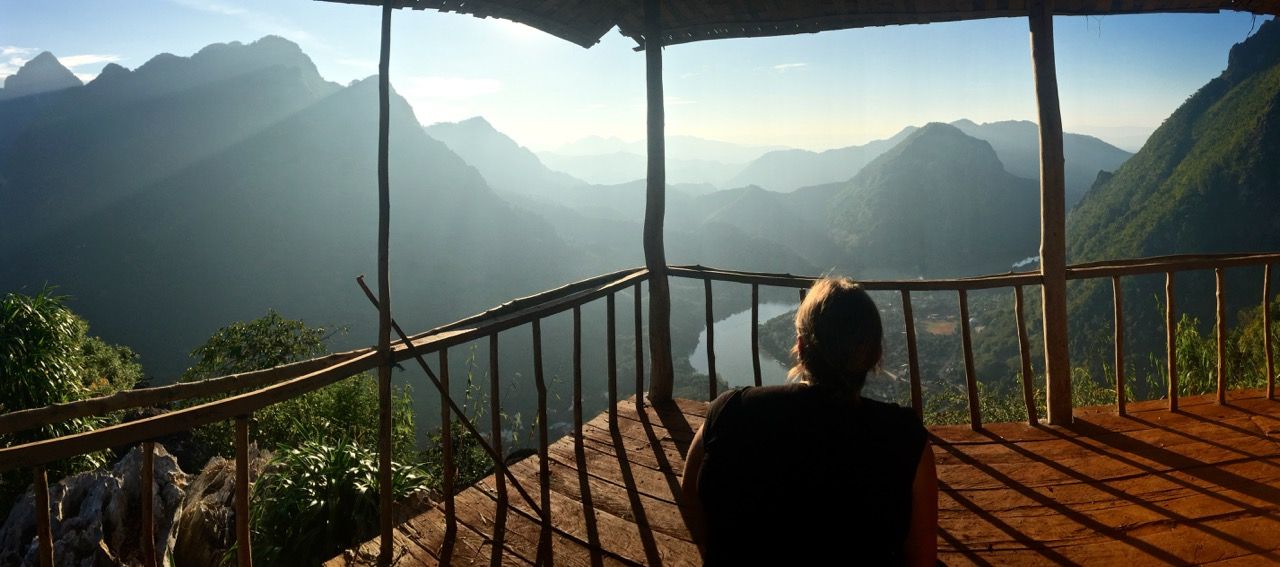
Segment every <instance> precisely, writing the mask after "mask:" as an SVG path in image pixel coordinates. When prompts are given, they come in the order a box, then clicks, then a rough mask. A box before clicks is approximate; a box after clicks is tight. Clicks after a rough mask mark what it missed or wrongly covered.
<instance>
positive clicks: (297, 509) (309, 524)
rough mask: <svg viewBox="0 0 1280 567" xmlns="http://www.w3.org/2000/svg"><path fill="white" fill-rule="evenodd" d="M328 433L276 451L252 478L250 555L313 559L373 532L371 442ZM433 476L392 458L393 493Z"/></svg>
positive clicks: (273, 560) (292, 561)
mask: <svg viewBox="0 0 1280 567" xmlns="http://www.w3.org/2000/svg"><path fill="white" fill-rule="evenodd" d="M328 439H329V440H328V441H323V442H322V441H312V440H308V441H303V442H301V443H300V444H298V445H297V447H296V448H291V449H282V450H280V451H279V452H277V453H276V456H275V458H273V459H272V461H271V463H270V464H269V465H268V466H267V468H266V470H265V471H264V472H263V474H262V476H261V477H259V478H258V481H257V482H256V483H255V484H254V487H253V502H252V504H251V510H250V518H251V525H252V526H253V536H252V538H251V541H252V542H253V556H254V560H255V561H258V562H261V563H262V564H264V565H284V564H289V565H314V564H319V563H320V562H322V561H324V560H325V559H328V558H330V557H333V556H334V555H335V554H337V553H339V552H341V551H342V550H343V549H346V548H349V547H353V546H355V545H359V544H360V543H362V542H363V541H364V540H366V539H368V538H369V537H371V536H373V535H374V534H375V533H376V532H377V530H378V525H379V515H378V510H379V506H378V458H377V454H376V453H375V452H374V451H373V450H372V449H370V448H369V447H370V445H368V444H365V443H361V442H357V441H354V440H351V439H350V438H347V437H345V436H343V435H341V434H336V435H333V436H330V437H329V438H328ZM431 480H432V479H430V478H429V477H428V476H427V475H426V474H425V473H424V472H423V471H422V470H421V469H419V468H417V467H414V466H412V465H409V464H405V463H403V462H395V463H393V464H392V494H393V496H394V498H396V499H403V498H405V497H407V496H409V495H410V494H412V493H414V492H417V491H419V490H422V489H424V488H425V487H426V486H427V485H428V484H430V483H431ZM228 555H229V556H230V555H232V554H228Z"/></svg>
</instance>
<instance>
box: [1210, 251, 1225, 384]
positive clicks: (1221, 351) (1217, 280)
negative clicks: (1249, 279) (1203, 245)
mask: <svg viewBox="0 0 1280 567" xmlns="http://www.w3.org/2000/svg"><path fill="white" fill-rule="evenodd" d="M1213 281H1214V289H1215V290H1216V291H1217V293H1216V294H1215V299H1216V300H1217V325H1216V328H1217V331H1218V405H1225V404H1226V403H1227V304H1226V298H1225V297H1223V290H1222V287H1223V284H1222V268H1215V269H1214V270H1213Z"/></svg>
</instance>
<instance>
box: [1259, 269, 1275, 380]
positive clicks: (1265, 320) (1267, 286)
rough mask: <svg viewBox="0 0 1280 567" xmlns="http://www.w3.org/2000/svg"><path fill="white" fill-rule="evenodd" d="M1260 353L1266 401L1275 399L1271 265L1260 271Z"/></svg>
mask: <svg viewBox="0 0 1280 567" xmlns="http://www.w3.org/2000/svg"><path fill="white" fill-rule="evenodd" d="M1262 351H1263V353H1264V355H1263V358H1264V361H1263V364H1265V365H1266V368H1264V369H1263V370H1264V371H1265V372H1266V376H1267V399H1268V400H1271V399H1275V397H1276V372H1275V366H1272V363H1271V264H1267V266H1266V268H1264V269H1263V270H1262Z"/></svg>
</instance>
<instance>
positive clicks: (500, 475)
mask: <svg viewBox="0 0 1280 567" xmlns="http://www.w3.org/2000/svg"><path fill="white" fill-rule="evenodd" d="M575 309H576V308H575ZM489 431H490V432H491V434H490V437H491V438H492V439H491V440H490V443H492V444H493V452H494V454H495V455H497V456H498V458H497V459H495V460H494V463H493V467H494V470H495V471H497V474H494V478H496V479H497V482H498V486H499V487H506V485H507V478H506V475H507V465H506V463H505V458H504V457H505V456H506V455H504V454H503V453H502V381H501V380H500V379H499V375H498V334H497V333H494V334H492V335H489ZM503 494H504V496H503V498H506V496H505V494H506V493H505V491H504V492H503ZM500 504H501V506H500V507H501V508H505V507H506V501H505V500H504V501H502V502H500Z"/></svg>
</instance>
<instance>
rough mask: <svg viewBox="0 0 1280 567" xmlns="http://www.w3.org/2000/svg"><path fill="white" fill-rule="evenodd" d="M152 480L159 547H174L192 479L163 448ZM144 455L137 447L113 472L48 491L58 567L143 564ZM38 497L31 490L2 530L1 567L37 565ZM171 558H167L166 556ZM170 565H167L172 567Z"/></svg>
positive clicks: (92, 474) (78, 476)
mask: <svg viewBox="0 0 1280 567" xmlns="http://www.w3.org/2000/svg"><path fill="white" fill-rule="evenodd" d="M155 451H156V453H155V461H154V468H153V469H152V470H153V474H152V478H153V485H152V487H153V491H152V502H153V510H154V514H155V515H154V529H155V532H154V533H155V546H156V549H157V550H160V551H161V552H162V553H163V551H164V550H168V549H171V548H172V546H173V542H174V536H175V531H174V521H173V520H174V516H175V513H176V512H177V511H178V508H179V505H180V504H181V502H182V500H183V497H184V496H185V494H186V487H187V480H188V479H187V475H186V473H184V472H182V469H181V468H179V467H178V461H177V460H176V459H174V458H173V456H172V455H170V454H169V453H168V452H167V451H166V450H165V449H164V447H163V446H162V445H159V444H157V445H156V446H155ZM141 465H142V452H141V450H140V448H139V447H134V448H133V449H131V450H130V451H129V452H128V453H127V454H125V456H124V458H122V459H120V460H119V461H118V462H117V463H116V464H115V466H113V467H112V468H111V469H110V470H106V469H100V470H96V471H91V472H85V473H80V474H76V475H72V476H69V477H67V478H64V479H62V480H60V481H58V482H57V483H56V484H53V485H51V486H50V487H49V500H50V504H51V505H52V511H51V522H50V523H51V524H52V529H53V541H54V557H55V558H56V559H57V564H58V565H66V566H78V567H95V566H99V565H122V564H125V565H137V564H141V563H142V561H141V558H142V554H141V545H140V541H139V532H140V530H139V527H140V526H141V525H142V521H141V500H140V499H139V497H140V494H141V490H140V488H141V486H140V485H141V478H142V476H141V470H142V467H141ZM35 536H36V522H35V494H34V493H33V492H32V491H30V490H28V491H27V493H26V494H25V495H23V496H22V498H21V499H20V500H18V502H17V504H15V505H14V507H13V509H12V510H11V511H10V512H9V517H8V519H6V520H5V522H4V525H3V526H0V565H24V566H25V565H36V564H38V559H37V557H36V550H37V543H36V539H35ZM163 555H164V557H166V558H167V557H168V553H163ZM168 564H169V563H168V561H167V559H166V561H165V565H168Z"/></svg>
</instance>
